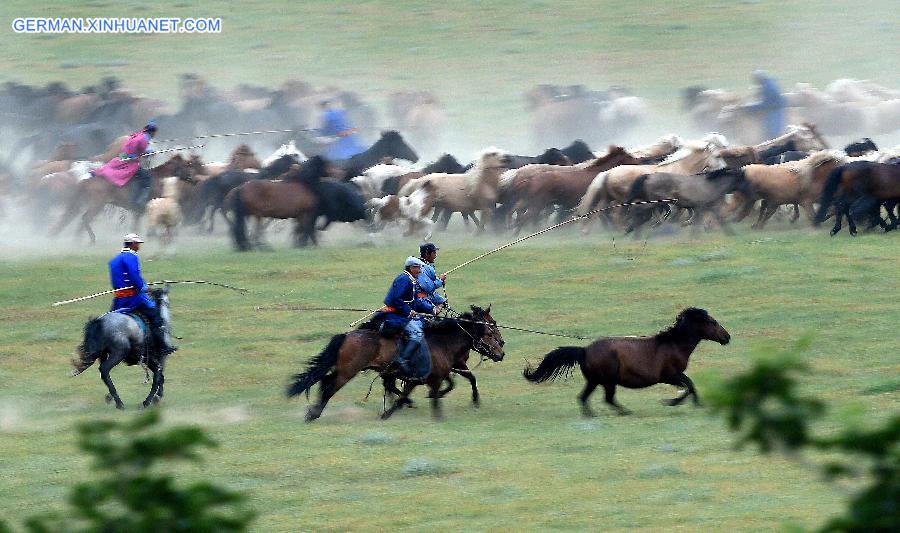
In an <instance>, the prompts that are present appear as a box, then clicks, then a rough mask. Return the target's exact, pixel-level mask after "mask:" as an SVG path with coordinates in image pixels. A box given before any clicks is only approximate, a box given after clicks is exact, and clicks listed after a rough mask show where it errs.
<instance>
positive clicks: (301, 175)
mask: <svg viewBox="0 0 900 533" xmlns="http://www.w3.org/2000/svg"><path fill="white" fill-rule="evenodd" d="M326 167H327V162H326V161H325V158H323V157H322V156H319V155H316V156H313V157H310V158H309V159H307V160H306V161H304V162H303V163H301V164H300V166H299V167H298V168H296V169H292V170H289V171H287V172H285V173H284V174H283V175H282V178H281V179H283V180H285V181H299V182H302V183H305V184H306V185H309V186H311V187H316V186H317V185H319V182H320V181H321V179H322V178H324V177H325V176H327V175H328V169H327V168H326Z"/></svg>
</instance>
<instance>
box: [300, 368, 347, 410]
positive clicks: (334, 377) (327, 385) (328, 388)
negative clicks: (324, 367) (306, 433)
mask: <svg viewBox="0 0 900 533" xmlns="http://www.w3.org/2000/svg"><path fill="white" fill-rule="evenodd" d="M347 381H349V380H347V379H343V378H342V377H341V378H339V377H338V374H337V373H335V372H331V373H330V374H328V375H326V376H325V377H324V378H322V381H321V382H320V383H319V403H317V404H315V405H312V406H310V408H309V411H307V412H306V421H307V422H312V421H313V420H315V419H317V418H319V417H320V416H322V411H324V410H325V405H326V404H327V403H328V400H330V399H331V397H332V396H334V394H335V393H336V392H337V391H338V390H339V389H340V388H341V387H343V386H344V385H345V384H346V383H347Z"/></svg>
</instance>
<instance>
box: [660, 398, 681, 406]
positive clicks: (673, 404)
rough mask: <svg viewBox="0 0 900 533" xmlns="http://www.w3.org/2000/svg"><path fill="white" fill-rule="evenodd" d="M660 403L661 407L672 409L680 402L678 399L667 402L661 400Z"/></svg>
mask: <svg viewBox="0 0 900 533" xmlns="http://www.w3.org/2000/svg"><path fill="white" fill-rule="evenodd" d="M662 403H663V405H668V406H669V407H674V406H676V405H678V404H680V403H681V400H679V399H678V398H671V399H668V400H663V401H662Z"/></svg>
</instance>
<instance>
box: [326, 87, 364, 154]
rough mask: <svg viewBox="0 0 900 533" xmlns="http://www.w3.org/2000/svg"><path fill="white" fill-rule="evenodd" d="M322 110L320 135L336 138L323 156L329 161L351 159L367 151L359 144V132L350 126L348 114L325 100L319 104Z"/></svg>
mask: <svg viewBox="0 0 900 533" xmlns="http://www.w3.org/2000/svg"><path fill="white" fill-rule="evenodd" d="M319 106H320V107H321V108H322V119H321V120H322V125H321V126H320V127H319V135H321V136H322V137H326V138H335V139H334V140H333V141H332V142H329V144H328V149H327V150H325V153H324V154H323V155H324V156H325V157H326V158H328V159H350V158H351V157H353V156H355V155H356V154H358V153H360V152H364V151H365V149H364V148H363V147H362V146H360V144H359V142H358V140H357V139H358V138H359V135H358V132H359V130H357V129H356V128H354V127H353V126H352V125H351V124H350V120H349V119H348V118H347V112H346V111H344V109H342V108H341V107H339V106H337V105H335V104H334V103H333V102H332V101H331V100H329V99H325V100H322V101H321V102H319Z"/></svg>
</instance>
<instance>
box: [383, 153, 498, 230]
mask: <svg viewBox="0 0 900 533" xmlns="http://www.w3.org/2000/svg"><path fill="white" fill-rule="evenodd" d="M507 164H508V156H507V154H506V152H504V151H502V150H500V149H498V148H494V147H490V148H485V149H484V150H482V151H481V153H480V154H479V155H478V157H477V158H476V159H475V164H474V165H473V166H472V168H471V169H469V170H468V171H467V172H466V173H465V174H443V173H435V174H427V175H425V176H422V177H421V178H418V179H415V180H412V181H410V182H409V183H407V184H406V185H404V186H403V188H402V189H400V193H399V194H400V196H408V195H410V194H412V193H413V191H415V190H417V189H419V188H421V187H422V186H423V185H425V184H426V183H431V184H432V185H433V186H434V191H435V201H434V208H435V210H438V209H443V210H444V213H445V215H444V224H443V228H442V229H447V223H448V222H449V220H450V216H451V215H452V214H453V213H455V212H459V213H462V214H463V215H468V216H470V217H472V218H473V219H474V221H475V224H476V225H477V227H478V229H477V230H476V231H478V232H481V231H484V228H485V223H486V222H487V220H486V219H488V218H489V217H490V215H491V214H492V211H493V209H494V207H495V206H496V205H497V187H498V182H499V177H500V174H501V172H503V171H504V170H505V169H506V168H508V167H507V166H506V165H507ZM478 210H480V211H481V219H480V220H479V219H478V218H476V217H475V211H478Z"/></svg>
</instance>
